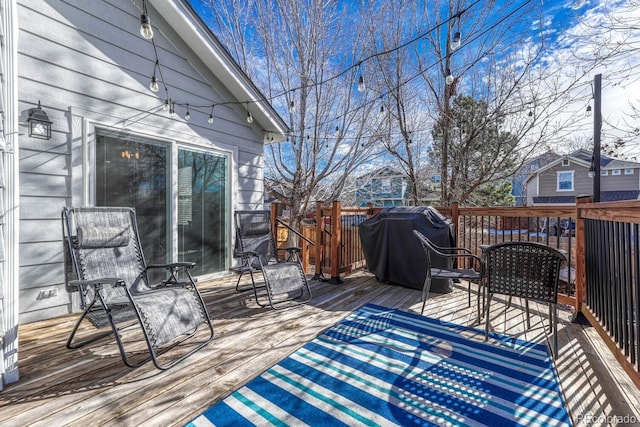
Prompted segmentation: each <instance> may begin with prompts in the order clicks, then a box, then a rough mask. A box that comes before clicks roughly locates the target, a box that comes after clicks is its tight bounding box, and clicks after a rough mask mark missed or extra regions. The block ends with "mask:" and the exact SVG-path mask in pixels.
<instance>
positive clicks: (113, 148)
mask: <svg viewBox="0 0 640 427" xmlns="http://www.w3.org/2000/svg"><path fill="white" fill-rule="evenodd" d="M168 171H169V146H167V145H164V144H155V143H151V142H148V141H140V140H136V139H133V138H122V137H113V136H107V135H100V134H98V135H97V137H96V205H97V206H126V207H133V208H135V209H136V217H137V220H138V229H139V232H140V240H141V243H142V248H143V250H144V256H145V259H146V261H147V264H158V263H160V264H162V263H165V262H167V261H168V260H169V254H170V252H169V239H168V237H169V223H168V221H167V218H169V200H170V194H168V192H169V188H170V186H169V184H168V183H169V173H168Z"/></svg>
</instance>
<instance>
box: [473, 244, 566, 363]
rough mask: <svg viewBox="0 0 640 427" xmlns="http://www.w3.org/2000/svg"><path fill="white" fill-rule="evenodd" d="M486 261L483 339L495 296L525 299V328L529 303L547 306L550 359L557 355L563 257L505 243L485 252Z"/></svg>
mask: <svg viewBox="0 0 640 427" xmlns="http://www.w3.org/2000/svg"><path fill="white" fill-rule="evenodd" d="M483 257H484V261H485V272H486V284H487V292H488V297H487V306H486V323H485V339H487V338H488V335H489V311H490V305H491V299H492V297H493V295H494V294H503V295H509V301H511V297H514V296H515V297H521V298H524V299H525V306H526V311H527V327H529V328H530V327H531V320H530V319H529V300H533V301H538V302H542V303H547V304H549V329H550V332H552V333H553V348H552V351H553V356H554V357H555V356H556V355H557V354H558V305H557V302H558V284H559V282H560V266H561V265H562V263H563V262H564V261H566V257H565V256H564V254H563V253H561V252H560V251H558V250H556V249H555V248H552V247H550V246H547V245H545V244H542V243H537V242H528V241H521V242H505V243H498V244H495V245H492V246H489V247H488V248H486V249H485V250H484V252H483Z"/></svg>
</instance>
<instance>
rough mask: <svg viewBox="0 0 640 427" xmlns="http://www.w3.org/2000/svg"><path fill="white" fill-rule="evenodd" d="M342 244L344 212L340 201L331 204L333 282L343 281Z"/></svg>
mask: <svg viewBox="0 0 640 427" xmlns="http://www.w3.org/2000/svg"><path fill="white" fill-rule="evenodd" d="M341 244H342V213H341V212H340V202H339V201H337V200H334V201H333V203H332V204H331V279H330V281H331V283H335V284H339V283H342V280H340V245H341Z"/></svg>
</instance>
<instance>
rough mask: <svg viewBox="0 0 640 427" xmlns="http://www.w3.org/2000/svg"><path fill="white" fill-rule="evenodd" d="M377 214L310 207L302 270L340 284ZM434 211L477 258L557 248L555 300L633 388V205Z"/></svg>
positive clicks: (639, 360)
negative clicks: (508, 250)
mask: <svg viewBox="0 0 640 427" xmlns="http://www.w3.org/2000/svg"><path fill="white" fill-rule="evenodd" d="M379 210H380V209H376V208H372V207H368V208H344V207H342V206H341V205H340V202H334V203H332V204H331V205H330V206H325V205H323V204H321V203H318V204H317V206H316V216H315V223H314V225H313V226H311V225H309V226H306V227H305V228H303V230H302V231H301V234H302V235H304V236H305V237H306V239H307V240H306V241H305V242H303V243H304V244H303V246H304V247H303V251H302V254H303V260H305V259H306V262H307V263H306V264H305V265H306V266H307V268H308V269H307V271H309V270H310V266H311V265H313V266H314V271H315V274H316V275H325V274H328V275H329V276H330V277H331V280H332V281H335V282H340V281H341V279H340V274H346V273H349V272H350V271H352V270H354V269H356V268H359V267H364V266H365V265H366V260H365V258H364V253H363V251H362V246H361V242H360V235H359V231H358V225H359V224H360V223H361V222H362V221H364V220H365V219H366V218H368V217H370V216H371V215H373V214H375V213H376V212H377V211H379ZM438 210H439V211H440V213H442V214H443V215H445V216H447V217H449V218H451V220H452V222H453V224H455V228H456V237H457V244H458V246H464V247H466V248H468V249H471V250H472V251H474V252H475V253H478V254H480V253H481V249H480V248H481V246H482V245H490V244H494V243H498V242H504V241H512V240H527V241H538V242H542V243H545V244H547V245H550V246H553V247H555V248H557V249H560V250H562V251H563V252H564V253H565V254H566V256H567V260H568V263H567V265H566V266H565V268H564V269H563V271H562V273H561V282H562V283H561V292H560V295H559V297H558V300H559V302H560V303H563V304H567V305H571V306H572V307H574V308H575V315H574V316H575V318H576V319H580V318H581V316H584V318H586V319H587V320H588V321H589V322H590V323H591V325H593V326H594V327H595V328H596V330H597V331H598V332H599V334H600V335H601V336H602V338H603V339H604V341H605V342H606V343H607V345H608V346H609V348H610V349H611V351H612V352H613V353H614V354H615V356H616V358H617V359H618V360H619V361H620V363H621V365H622V366H623V367H624V369H625V370H626V371H627V373H628V374H629V376H630V377H631V378H632V379H633V381H634V382H635V383H636V385H637V386H638V387H639V388H640V322H638V320H639V319H640V275H639V274H638V272H639V271H640V201H627V202H612V203H591V199H590V198H588V197H581V198H578V199H577V203H576V204H575V205H572V206H562V207H551V206H526V207H494V208H478V207H460V206H458V205H457V204H453V205H452V206H451V207H450V208H438ZM274 217H275V215H274ZM285 240H286V239H285ZM310 242H312V243H310Z"/></svg>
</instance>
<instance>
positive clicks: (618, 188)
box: [526, 150, 640, 206]
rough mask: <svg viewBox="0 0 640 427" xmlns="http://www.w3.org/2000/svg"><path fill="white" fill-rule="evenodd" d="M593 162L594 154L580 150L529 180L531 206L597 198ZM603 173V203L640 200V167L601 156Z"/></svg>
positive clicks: (548, 165) (527, 187)
mask: <svg viewBox="0 0 640 427" xmlns="http://www.w3.org/2000/svg"><path fill="white" fill-rule="evenodd" d="M591 159H592V153H591V152H590V151H588V150H578V151H575V152H573V153H571V154H568V155H564V156H561V157H559V158H558V159H556V160H554V161H553V162H551V163H549V164H547V165H546V166H543V167H542V168H540V169H537V170H536V171H535V172H534V173H533V174H531V175H530V176H529V178H528V179H527V180H526V201H527V205H529V206H532V205H536V206H539V205H570V204H573V203H575V199H576V196H580V195H593V178H591V177H590V176H589V169H590V168H591V161H592V160H591ZM600 170H601V173H600V175H601V177H600V201H601V202H609V201H616V200H636V199H638V198H639V196H640V163H636V162H628V161H624V160H618V159H614V158H610V157H605V156H601V160H600Z"/></svg>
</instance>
